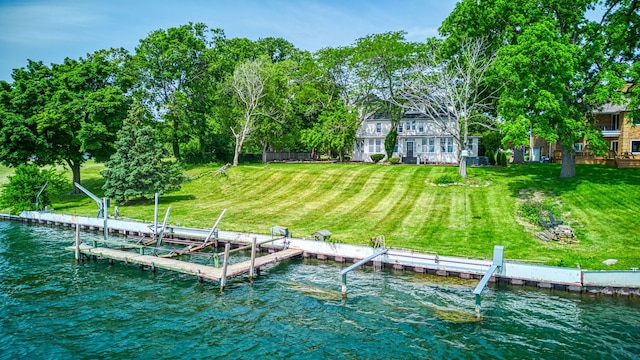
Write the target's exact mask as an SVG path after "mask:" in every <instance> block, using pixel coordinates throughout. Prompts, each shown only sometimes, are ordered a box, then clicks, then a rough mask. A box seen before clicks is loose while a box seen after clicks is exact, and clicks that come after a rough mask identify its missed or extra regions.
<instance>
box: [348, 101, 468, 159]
mask: <svg viewBox="0 0 640 360" xmlns="http://www.w3.org/2000/svg"><path fill="white" fill-rule="evenodd" d="M389 131H391V121H390V120H389V119H386V118H381V117H380V116H375V115H374V116H372V117H370V118H367V119H366V120H364V121H363V123H362V124H361V125H360V127H359V128H358V130H357V132H356V141H355V144H354V147H353V154H352V160H353V161H364V162H371V155H372V154H384V153H385V148H384V139H385V137H386V136H387V134H388V133H389ZM479 138H480V137H479V136H469V149H468V150H469V157H470V158H474V157H477V156H478V139H479ZM458 150H459V149H458V144H457V143H456V142H455V141H454V139H453V136H451V135H450V134H448V133H446V132H445V131H444V130H443V129H441V127H439V126H438V125H437V124H436V123H435V122H434V121H432V120H429V119H428V118H426V117H425V116H424V115H422V114H420V113H412V112H408V113H405V114H404V116H403V117H402V120H401V121H400V122H399V123H398V139H397V142H396V147H395V148H394V149H393V157H397V158H400V159H401V161H402V162H403V163H405V164H428V163H438V164H457V163H458V162H459V156H460V155H459V151H458Z"/></svg>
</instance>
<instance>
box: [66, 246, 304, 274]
mask: <svg viewBox="0 0 640 360" xmlns="http://www.w3.org/2000/svg"><path fill="white" fill-rule="evenodd" d="M67 250H71V251H75V247H74V246H71V247H68V248H67ZM302 252H303V250H301V249H284V250H281V251H278V252H274V253H271V254H268V255H264V256H260V257H257V258H255V262H254V268H256V269H258V268H261V267H263V266H265V265H268V264H273V263H276V262H278V261H280V260H284V259H288V258H291V257H295V256H298V255H301V254H302ZM80 253H82V254H85V255H87V256H97V257H101V258H105V259H113V260H118V261H123V262H125V263H133V264H138V265H142V266H148V267H151V268H152V269H155V268H159V269H166V270H171V271H177V272H181V273H183V274H189V275H195V276H197V277H198V278H201V279H209V280H213V281H221V279H222V276H223V275H222V273H223V269H222V268H216V267H213V266H207V265H201V264H195V263H192V262H187V261H181V260H176V259H170V258H163V257H158V256H152V255H139V254H136V253H134V252H131V251H123V250H117V249H111V248H106V247H93V246H90V245H86V244H80ZM250 268H251V260H247V261H243V262H239V263H235V264H229V265H228V267H227V274H226V279H229V278H232V277H234V276H238V275H241V274H244V273H248V272H249V270H250Z"/></svg>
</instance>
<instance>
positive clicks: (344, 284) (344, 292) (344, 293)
mask: <svg viewBox="0 0 640 360" xmlns="http://www.w3.org/2000/svg"><path fill="white" fill-rule="evenodd" d="M342 297H343V298H346V297H347V273H344V274H342Z"/></svg>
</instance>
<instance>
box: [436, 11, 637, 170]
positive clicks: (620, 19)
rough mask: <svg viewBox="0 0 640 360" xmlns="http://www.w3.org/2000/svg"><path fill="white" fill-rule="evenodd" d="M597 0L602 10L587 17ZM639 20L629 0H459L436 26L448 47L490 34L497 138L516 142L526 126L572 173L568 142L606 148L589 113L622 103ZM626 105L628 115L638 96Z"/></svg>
mask: <svg viewBox="0 0 640 360" xmlns="http://www.w3.org/2000/svg"><path fill="white" fill-rule="evenodd" d="M601 5H604V15H603V16H602V17H601V19H600V20H599V21H593V20H590V18H591V17H593V16H594V15H595V13H594V12H592V10H594V9H595V8H596V7H598V6H601ZM638 25H639V17H638V7H637V1H636V0H606V1H599V0H580V1H573V2H565V1H560V0H536V1H528V0H514V1H512V0H509V1H507V0H482V1H476V0H463V1H461V2H459V3H458V4H457V5H456V7H455V9H454V11H453V12H452V13H451V14H450V15H449V17H448V18H447V19H446V20H445V21H444V23H443V25H442V27H441V28H440V31H441V33H442V34H443V35H445V36H448V39H447V41H448V43H449V44H450V46H451V47H452V48H455V47H456V44H459V43H460V41H461V39H463V38H465V37H485V38H487V39H489V41H490V43H491V44H492V49H491V50H492V51H497V56H496V60H495V62H494V65H493V67H492V73H493V76H494V81H495V82H496V83H497V82H500V83H502V84H504V88H503V91H502V92H501V94H500V99H499V102H498V112H499V113H500V115H501V116H502V117H503V118H504V119H505V120H506V123H505V137H504V139H503V142H511V143H512V144H513V145H516V146H517V145H520V144H521V143H523V142H524V140H523V136H522V135H523V133H524V131H523V129H525V128H527V127H529V128H530V129H531V131H532V132H533V134H534V135H536V136H538V137H542V138H544V139H545V140H547V141H548V142H550V143H554V142H558V143H559V145H560V147H561V148H562V167H561V170H560V177H565V178H566V177H574V176H575V150H574V147H573V146H574V144H575V143H576V142H578V141H579V140H580V139H581V138H582V137H584V138H585V139H586V140H587V141H589V142H590V143H591V146H592V150H593V151H594V152H596V153H598V152H602V151H605V150H606V149H603V148H602V146H601V145H602V144H603V141H602V137H601V133H600V131H599V130H598V129H596V128H595V127H594V121H593V115H592V113H593V110H594V109H597V108H598V107H600V106H602V105H603V104H604V103H606V102H610V101H612V102H620V101H622V95H621V89H622V88H623V86H624V84H625V82H627V81H631V82H633V83H637V80H638V72H637V68H638V65H637V61H636V60H637V56H638V45H639V43H638V40H637V37H634V35H633V33H637V31H638V30H637V28H638ZM628 31H630V32H631V33H632V35H631V36H629V32H628ZM634 69H636V70H635V71H634ZM636 93H637V92H636ZM635 96H636V98H637V95H635ZM631 105H632V106H633V107H634V108H633V109H632V110H633V112H632V113H634V114H635V113H636V111H637V107H638V105H640V102H637V103H633V102H631ZM527 125H528V126H527Z"/></svg>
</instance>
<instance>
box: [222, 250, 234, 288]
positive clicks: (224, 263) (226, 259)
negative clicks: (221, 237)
mask: <svg viewBox="0 0 640 360" xmlns="http://www.w3.org/2000/svg"><path fill="white" fill-rule="evenodd" d="M230 248H231V244H230V243H226V244H224V260H223V261H222V275H221V276H220V291H223V290H224V286H225V285H226V284H227V266H228V265H229V249H230Z"/></svg>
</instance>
